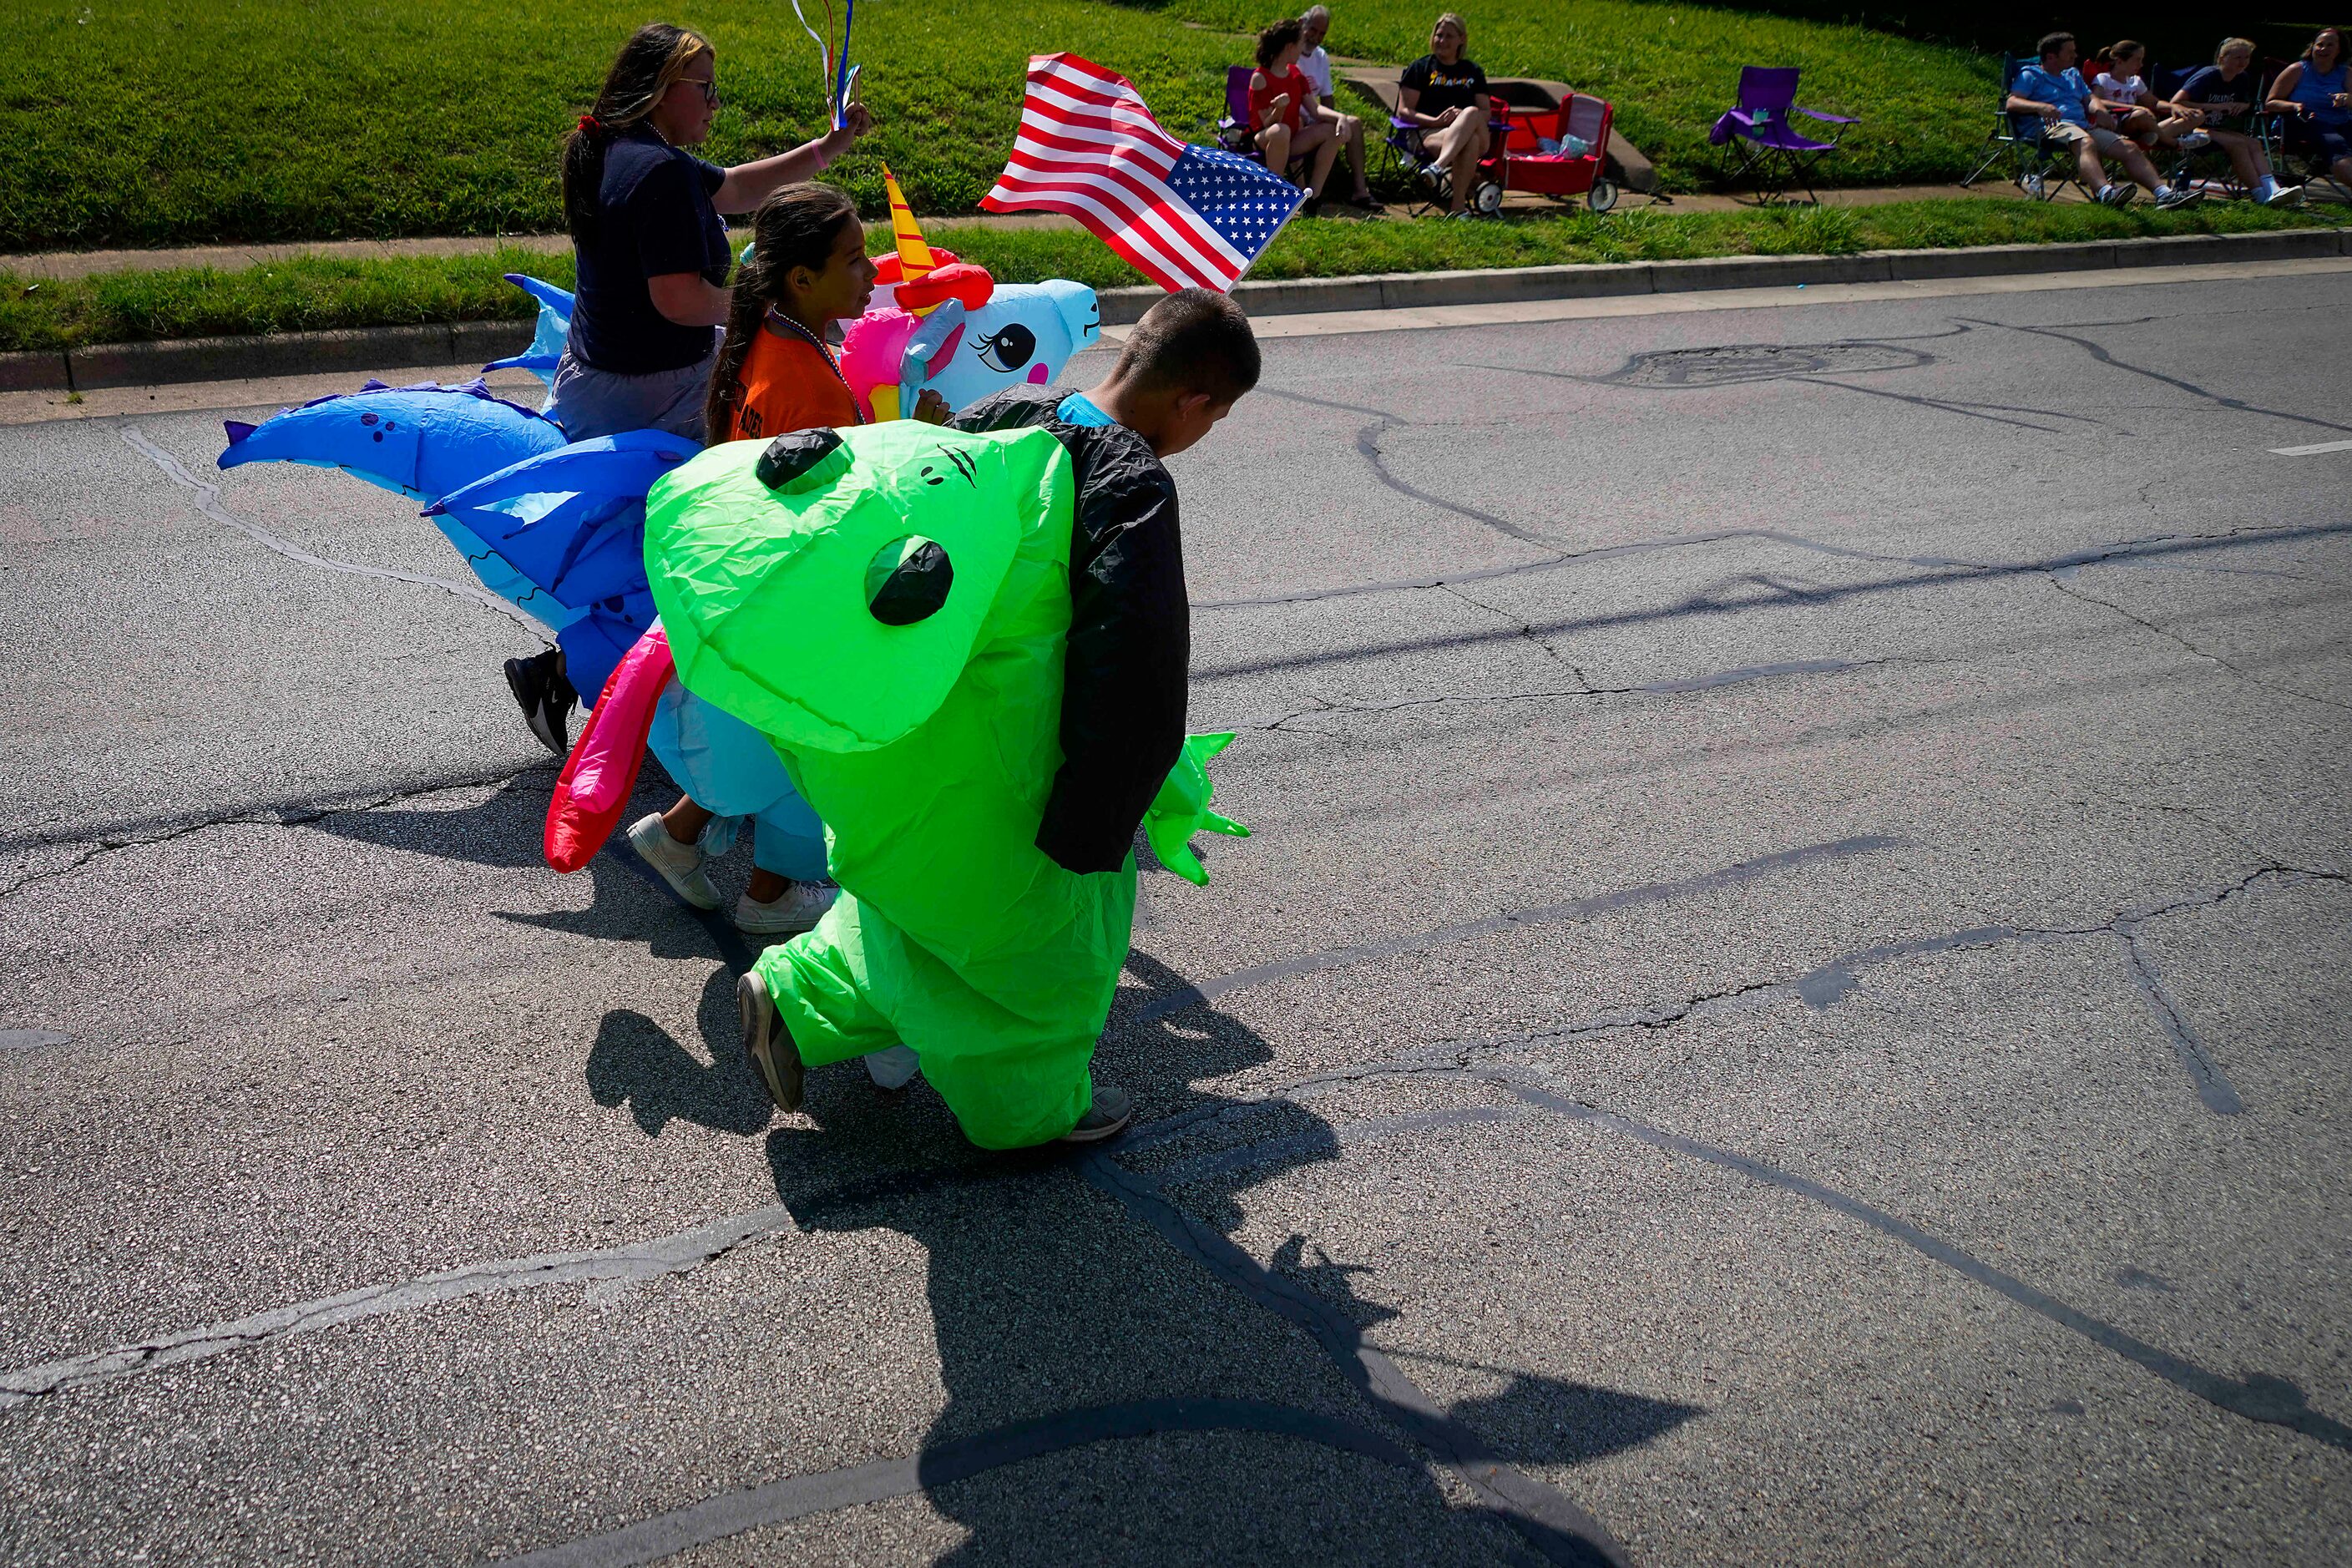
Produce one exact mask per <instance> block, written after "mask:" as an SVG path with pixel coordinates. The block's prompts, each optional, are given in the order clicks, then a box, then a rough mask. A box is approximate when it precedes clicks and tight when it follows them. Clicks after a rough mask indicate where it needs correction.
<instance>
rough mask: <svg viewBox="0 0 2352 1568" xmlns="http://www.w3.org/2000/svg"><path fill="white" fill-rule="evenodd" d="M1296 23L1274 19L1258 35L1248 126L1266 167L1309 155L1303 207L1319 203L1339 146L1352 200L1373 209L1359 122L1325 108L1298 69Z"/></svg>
mask: <svg viewBox="0 0 2352 1568" xmlns="http://www.w3.org/2000/svg"><path fill="white" fill-rule="evenodd" d="M1299 36H1300V28H1299V25H1298V23H1297V21H1295V20H1287V21H1281V22H1276V24H1275V25H1274V26H1271V27H1268V28H1267V29H1266V30H1265V32H1263V33H1260V34H1259V35H1258V36H1257V69H1256V70H1255V71H1253V72H1251V73H1250V85H1249V100H1250V129H1251V132H1252V135H1253V138H1254V139H1255V142H1257V146H1258V150H1259V152H1261V153H1264V154H1265V166H1266V167H1267V168H1269V169H1272V170H1274V171H1275V172H1276V173H1277V174H1289V172H1290V165H1291V163H1292V162H1293V160H1296V159H1301V158H1305V159H1311V160H1312V166H1311V169H1310V171H1309V173H1308V175H1307V181H1306V189H1307V209H1306V210H1307V212H1309V213H1313V212H1314V211H1316V210H1317V209H1318V207H1320V206H1321V205H1322V202H1323V191H1324V188H1325V186H1326V185H1327V184H1328V182H1329V180H1330V178H1331V165H1332V164H1333V163H1337V162H1338V161H1339V150H1340V149H1341V148H1342V147H1345V148H1346V149H1347V150H1348V153H1349V163H1350V165H1351V167H1350V173H1352V174H1354V175H1355V180H1356V194H1355V195H1353V196H1351V197H1349V204H1350V205H1354V206H1357V207H1360V208H1361V209H1363V210H1364V211H1366V212H1378V211H1380V210H1381V204H1380V203H1379V202H1377V201H1375V200H1373V199H1372V191H1371V187H1370V185H1367V184H1365V183H1364V126H1363V121H1360V120H1358V119H1357V118H1356V117H1355V116H1354V115H1352V114H1341V113H1339V111H1338V110H1333V109H1327V108H1325V107H1324V106H1323V104H1322V102H1321V100H1318V98H1317V97H1316V95H1315V87H1314V84H1313V83H1311V82H1309V81H1308V80H1307V78H1306V76H1305V75H1304V74H1302V73H1301V72H1300V70H1299V69H1298V47H1299Z"/></svg>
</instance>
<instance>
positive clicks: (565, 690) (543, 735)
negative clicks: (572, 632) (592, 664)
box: [506, 648, 580, 757]
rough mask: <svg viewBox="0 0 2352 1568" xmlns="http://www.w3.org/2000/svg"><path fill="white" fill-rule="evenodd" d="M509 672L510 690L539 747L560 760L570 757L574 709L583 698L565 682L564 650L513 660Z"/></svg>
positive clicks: (554, 650)
mask: <svg viewBox="0 0 2352 1568" xmlns="http://www.w3.org/2000/svg"><path fill="white" fill-rule="evenodd" d="M506 672H507V689H508V690H509V691H511V692H513V693H514V700H515V704H516V706H517V707H519V708H520V709H521V710H522V721H523V722H524V723H526V724H528V725H530V732H531V733H532V734H534V735H536V736H538V737H539V743H540V744H541V745H542V746H545V747H546V748H547V749H548V750H549V751H551V752H554V753H555V754H556V755H557V756H559V757H561V756H564V755H566V754H568V753H569V752H571V750H572V734H571V729H572V725H571V719H572V706H573V704H575V703H577V702H578V701H579V700H580V694H579V693H578V692H576V691H574V690H572V682H570V681H569V680H566V679H564V678H563V653H562V649H560V648H549V649H548V650H547V651H546V652H545V653H541V654H534V655H532V656H531V657H530V658H510V659H509V660H507V662H506Z"/></svg>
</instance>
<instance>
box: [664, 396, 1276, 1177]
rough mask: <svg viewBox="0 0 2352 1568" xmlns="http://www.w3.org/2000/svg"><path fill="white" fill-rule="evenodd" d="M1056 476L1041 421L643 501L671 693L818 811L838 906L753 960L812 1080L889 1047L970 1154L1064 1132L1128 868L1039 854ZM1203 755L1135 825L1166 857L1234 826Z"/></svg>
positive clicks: (1131, 881)
mask: <svg viewBox="0 0 2352 1568" xmlns="http://www.w3.org/2000/svg"><path fill="white" fill-rule="evenodd" d="M1072 504H1073V496H1072V478H1071V466H1070V461H1069V458H1068V457H1067V455H1066V453H1065V452H1064V450H1063V448H1062V446H1061V444H1060V442H1058V441H1057V440H1056V439H1055V437H1054V436H1053V435H1052V434H1051V433H1050V432H1049V431H1047V430H1045V429H1034V428H1033V429H1025V430H1019V431H1007V432H1001V433H992V434H985V435H968V434H965V433H962V432H960V431H953V430H944V429H940V428H936V427H933V426H926V425H921V424H918V423H915V422H913V421H911V420H898V421H892V422H889V423H886V424H881V425H873V426H862V427H859V428H856V429H852V430H847V431H843V432H838V433H836V432H834V431H823V430H820V431H803V432H800V433H798V434H796V435H793V436H789V437H782V438H780V439H779V440H777V441H775V442H773V443H771V444H770V445H769V446H768V447H765V448H764V449H763V448H762V447H760V446H759V445H757V444H756V443H753V442H750V441H739V442H731V443H728V444H726V445H722V446H718V447H712V448H710V449H709V451H706V452H704V453H702V454H701V455H700V456H699V457H697V458H694V459H693V460H691V461H690V462H688V463H686V464H685V465H684V466H682V467H680V468H677V469H676V470H674V471H673V472H671V473H670V474H668V475H667V476H665V477H664V478H663V479H661V480H660V481H659V482H658V483H656V485H655V487H654V489H653V491H652V493H651V495H649V496H648V497H647V500H646V563H647V565H648V567H649V568H650V573H649V575H650V577H651V580H652V583H653V590H654V598H655V601H656V605H658V607H659V609H660V612H661V617H662V624H663V626H664V627H665V629H666V630H667V634H668V637H669V645H670V648H671V651H672V654H673V656H674V657H675V658H676V659H677V676H678V679H679V680H680V681H681V682H683V683H684V684H685V686H686V687H687V689H688V690H690V691H692V692H694V693H696V694H697V695H698V696H700V697H703V698H706V699H708V700H710V701H712V702H714V703H716V704H718V705H719V707H721V708H723V709H725V710H728V711H730V712H731V713H733V714H735V715H737V716H738V717H740V718H741V719H743V720H745V721H748V722H750V723H751V725H752V726H754V727H755V728H757V729H758V730H760V731H761V732H762V733H764V734H765V735H766V736H767V737H768V738H769V740H770V742H772V744H773V745H774V746H775V748H776V751H777V752H778V754H779V755H781V756H782V759H783V761H784V765H785V768H786V770H787V771H788V772H789V773H791V775H792V779H793V784H794V786H795V787H797V788H798V789H799V791H800V792H801V795H802V796H803V798H804V799H805V800H806V801H807V802H808V803H809V805H811V806H813V807H814V809H815V811H816V813H817V815H818V816H821V817H823V818H824V823H825V826H826V840H827V850H828V861H829V865H830V868H831V871H832V874H833V877H834V879H835V880H836V881H838V882H839V883H840V884H841V887H842V890H843V896H842V897H841V899H840V900H838V901H837V902H836V903H835V905H834V907H833V909H832V910H830V911H829V912H828V913H827V914H826V915H825V917H824V920H823V921H821V922H820V923H819V924H818V925H817V927H816V928H815V929H814V930H813V931H808V932H805V933H804V934H803V935H801V936H798V937H795V938H794V939H793V941H791V942H787V943H785V944H784V945H782V946H781V947H772V948H770V949H769V950H768V951H767V952H765V953H763V954H762V955H761V958H760V961H759V964H758V972H759V974H760V977H761V981H762V982H763V983H764V984H766V986H767V988H768V993H769V995H770V996H771V998H772V1000H773V1002H774V1004H775V1006H776V1009H777V1012H778V1015H779V1016H781V1018H782V1022H783V1024H784V1026H785V1027H787V1028H788V1029H790V1030H791V1032H792V1035H793V1039H794V1041H795V1042H796V1044H797V1045H798V1047H799V1050H800V1056H801V1059H802V1060H803V1062H804V1063H806V1064H807V1065H808V1066H811V1067H816V1066H820V1065H822V1064H824V1063H826V1062H835V1061H843V1060H846V1059H847V1058H852V1057H856V1056H862V1055H864V1054H865V1053H866V1052H868V1051H872V1050H877V1049H879V1048H881V1047H886V1046H888V1045H891V1044H894V1043H898V1042H902V1041H903V1042H904V1043H905V1044H907V1045H908V1046H911V1047H914V1049H915V1051H916V1053H917V1055H918V1056H919V1057H920V1058H921V1059H922V1068H923V1073H924V1076H925V1077H927V1078H928V1079H930V1081H931V1084H932V1086H933V1087H934V1088H936V1089H938V1090H939V1091H940V1095H941V1097H942V1098H944V1099H945V1100H947V1102H948V1105H949V1107H950V1109H951V1110H953V1111H954V1112H955V1115H956V1118H957V1121H959V1122H960V1123H961V1125H962V1128H963V1131H964V1133H965V1135H966V1136H968V1137H969V1138H971V1141H972V1142H975V1143H978V1144H980V1145H982V1147H984V1148H992V1149H1001V1148H1017V1147H1022V1146H1025V1145H1028V1144H1033V1143H1041V1142H1047V1141H1049V1140H1051V1139H1054V1138H1056V1137H1059V1136H1060V1135H1061V1134H1063V1133H1064V1132H1066V1131H1069V1130H1070V1128H1071V1127H1072V1126H1073V1125H1075V1124H1076V1121H1077V1120H1078V1118H1079V1117H1080V1116H1081V1115H1083V1114H1084V1113H1085V1112H1086V1110H1087V1105H1088V1103H1089V1101H1090V1099H1091V1095H1092V1089H1091V1085H1090V1082H1089V1079H1088V1075H1087V1063H1088V1061H1089V1060H1090V1059H1091V1058H1092V1057H1093V1054H1094V1047H1095V1041H1096V1037H1097V1036H1098V1035H1099V1034H1100V1033H1101V1030H1102V1026H1103V1022H1104V1020H1105V1018H1106V1017H1107V1016H1108V1014H1109V1010H1110V1004H1111V997H1112V994H1113V992H1114V991H1115V990H1116V988H1117V985H1118V973H1119V969H1120V967H1121V965H1122V964H1124V963H1125V962H1126V959H1127V952H1128V938H1129V925H1130V921H1131V919H1132V916H1133V913H1134V908H1135V862H1134V859H1133V858H1132V857H1131V856H1130V857H1129V858H1128V860H1127V863H1126V864H1125V866H1123V867H1122V868H1120V869H1118V870H1117V871H1112V872H1102V873H1096V874H1093V875H1080V874H1077V873H1075V872H1071V871H1068V870H1066V869H1065V868H1062V867H1061V866H1059V865H1057V864H1056V863H1055V861H1053V860H1052V859H1051V858H1048V857H1047V856H1046V855H1045V853H1044V852H1042V851H1041V850H1039V849H1038V848H1037V847H1036V846H1035V842H1034V841H1035V839H1036V837H1037V832H1038V824H1039V820H1040V816H1041V813H1042V812H1043V810H1044V808H1045V800H1046V796H1047V794H1048V792H1049V790H1050V789H1051V787H1052V784H1053V781H1054V776H1055V771H1056V769H1058V768H1059V767H1060V765H1061V762H1062V751H1061V742H1060V739H1059V731H1058V724H1059V720H1060V715H1061V700H1062V675H1063V663H1064V657H1065V648H1066V633H1067V631H1068V629H1069V625H1070V590H1069V582H1068V561H1069V550H1070V538H1071V527H1072V510H1071V509H1072ZM1228 739H1230V737H1195V738H1194V740H1193V741H1192V742H1189V743H1188V744H1187V745H1186V746H1185V749H1184V752H1183V755H1182V756H1181V758H1180V760H1179V761H1178V763H1177V764H1176V767H1175V768H1174V769H1173V770H1172V771H1171V774H1170V776H1169V782H1168V783H1167V784H1166V785H1165V786H1163V788H1162V789H1161V791H1160V797H1159V799H1158V800H1157V801H1155V802H1154V804H1153V806H1152V808H1151V813H1150V816H1147V818H1146V823H1145V826H1146V830H1147V837H1149V839H1150V842H1151V843H1152V844H1153V845H1154V847H1155V848H1156V849H1157V851H1158V852H1159V854H1160V857H1161V858H1162V859H1163V861H1167V862H1169V863H1171V868H1176V869H1179V870H1181V872H1182V874H1184V875H1185V876H1187V877H1189V878H1191V879H1194V880H1199V881H1205V880H1206V876H1205V874H1204V873H1202V871H1201V870H1200V867H1199V863H1198V861H1197V860H1194V859H1193V858H1192V854H1191V851H1190V850H1189V849H1188V848H1187V847H1186V845H1185V841H1186V840H1187V839H1188V838H1189V837H1191V835H1192V831H1194V830H1195V829H1198V828H1202V827H1205V828H1208V829H1210V830H1212V831H1217V832H1230V833H1244V832H1246V831H1247V830H1246V829H1244V828H1242V827H1241V826H1240V825H1239V824H1236V823H1232V822H1229V821H1228V820H1227V819H1225V818H1223V817H1222V816H1217V815H1216V814H1215V813H1213V812H1212V811H1210V810H1209V809H1208V800H1209V794H1210V786H1209V782H1208V775H1207V772H1206V769H1205V766H1204V763H1205V761H1206V758H1207V757H1208V756H1209V755H1212V754H1213V753H1214V752H1215V751H1217V750H1218V749H1220V747H1221V746H1222V745H1223V742H1224V741H1225V740H1228Z"/></svg>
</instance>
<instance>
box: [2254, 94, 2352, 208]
mask: <svg viewBox="0 0 2352 1568" xmlns="http://www.w3.org/2000/svg"><path fill="white" fill-rule="evenodd" d="M2287 65H2288V62H2287V61H2285V60H2264V61H2263V67H2262V70H2263V87H2262V94H2263V97H2262V100H2263V102H2264V103H2268V102H2269V101H2270V97H2271V92H2272V90H2273V89H2274V88H2275V86H2276V85H2277V82H2278V79H2279V73H2280V72H2281V71H2283V70H2284V69H2286V68H2287ZM2254 134H2255V135H2256V136H2257V137H2259V138H2260V139H2261V141H2262V144H2263V153H2264V154H2265V155H2266V156H2268V157H2269V159H2270V161H2271V168H2272V169H2273V171H2274V172H2275V173H2276V174H2278V176H2279V177H2280V178H2281V179H2285V178H2287V177H2288V176H2289V175H2293V176H2294V178H2296V179H2297V180H2299V181H2300V182H2301V183H2302V184H2303V188H2304V190H2305V192H2307V193H2312V194H2316V193H2314V192H2313V187H2314V186H2320V187H2324V188H2325V189H2326V191H2327V192H2328V193H2329V195H2331V196H2332V197H2333V198H2334V199H2335V200H2336V201H2338V202H2352V191H2347V190H2346V189H2345V188H2344V184H2343V182H2341V181H2339V180H2338V179H2336V170H2335V166H2334V164H2333V163H2331V162H2330V160H2329V159H2328V156H2327V154H2326V153H2325V152H2323V151H2321V150H2320V149H2318V148H2315V147H2313V146H2311V145H2310V144H2309V143H2308V142H2298V141H2297V140H2296V139H2295V138H2294V136H2292V135H2290V134H2289V133H2288V132H2287V127H2286V116H2285V115H2284V114H2273V113H2272V112H2270V110H2267V109H2265V110H2263V111H2262V112H2261V113H2259V114H2257V115H2256V116H2255V117H2254Z"/></svg>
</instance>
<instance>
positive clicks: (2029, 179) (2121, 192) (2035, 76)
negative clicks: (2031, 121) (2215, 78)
mask: <svg viewBox="0 0 2352 1568" xmlns="http://www.w3.org/2000/svg"><path fill="white" fill-rule="evenodd" d="M2039 47H2040V50H2041V54H2042V63H2041V64H2039V65H2031V66H2027V67H2026V68H2024V69H2022V70H2021V71H2019V72H2018V73H2017V80H2016V81H2014V82H2013V83H2011V86H2010V92H2009V100H2008V102H2007V103H2006V104H2004V105H2003V107H2004V108H2005V109H2006V110H2008V111H2009V112H2010V113H2011V114H2014V115H2017V116H2020V117H2021V118H2022V117H2026V116H2036V115H2038V116H2039V117H2040V118H2041V119H2042V122H2043V123H2042V140H2043V141H2044V142H2048V143H2049V144H2050V145H2051V146H2053V147H2063V148H2070V149H2072V150H2073V152H2074V157H2075V160H2076V166H2077V167H2078V168H2079V169H2080V170H2081V171H2082V179H2083V188H2084V190H2086V191H2095V192H2097V193H2098V197H2099V200H2100V201H2101V202H2102V203H2104V204H2105V205H2108V206H2111V207H2119V206H2122V205H2124V204H2125V203H2126V202H2128V201H2130V200H2131V199H2132V197H2133V196H2135V195H2137V194H2138V192H2137V190H2136V189H2134V187H2133V186H2131V185H2118V184H2113V183H2112V182H2110V181H2109V180H2108V178H2107V171H2106V165H2105V163H2103V162H2101V160H2102V159H2103V158H2112V159H2114V160H2115V161H2116V163H2121V164H2122V165H2123V166H2124V172H2125V173H2126V174H2129V175H2130V176H2131V177H2132V178H2133V179H2134V180H2135V181H2137V182H2138V184H2141V185H2145V186H2147V190H2148V194H2149V195H2153V196H2155V197H2156V205H2157V206H2158V208H2160V209H2162V208H2171V207H2185V206H2192V205H2195V204H2196V203H2197V202H2198V201H2199V200H2200V198H2201V196H2202V195H2203V193H2202V192H2200V191H2176V190H2174V189H2173V188H2172V187H2171V186H2170V185H2168V184H2165V183H2164V182H2163V181H2162V180H2161V179H2159V178H2158V177H2157V173H2156V165H2155V164H2153V163H2149V162H2148V161H2147V153H2145V152H2143V151H2141V149H2140V145H2139V143H2138V142H2135V141H2133V140H2132V139H2131V138H2130V137H2128V136H2126V135H2124V134H2123V133H2122V132H2119V131H2117V130H2116V128H2115V123H2114V121H2115V116H2113V115H2111V114H2109V113H2107V112H2106V111H2105V110H2103V109H2101V108H2100V107H2099V106H2098V104H2097V103H2096V102H2095V100H2093V99H2092V97H2091V89H2090V84H2089V83H2087V82H2085V81H2084V79H2083V73H2082V72H2081V71H2078V70H2076V69H2075V68H2074V56H2075V52H2076V51H2075V47H2074V34H2072V33H2053V34H2051V35H2050V36H2049V37H2046V38H2044V39H2042V42H2041V44H2040V46H2039ZM2103 120H2104V121H2107V123H2105V124H2104V125H2102V124H2101V123H2099V122H2100V121H2103ZM2024 129H2025V127H2024V126H2023V125H2022V124H2021V125H2020V127H2019V130H2020V131H2021V132H2023V131H2024ZM2024 184H2025V190H2026V194H2027V195H2032V196H2037V197H2038V196H2040V195H2042V189H2041V186H2042V177H2041V176H2040V175H2039V174H2028V175H2026V176H2025V181H2024Z"/></svg>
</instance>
